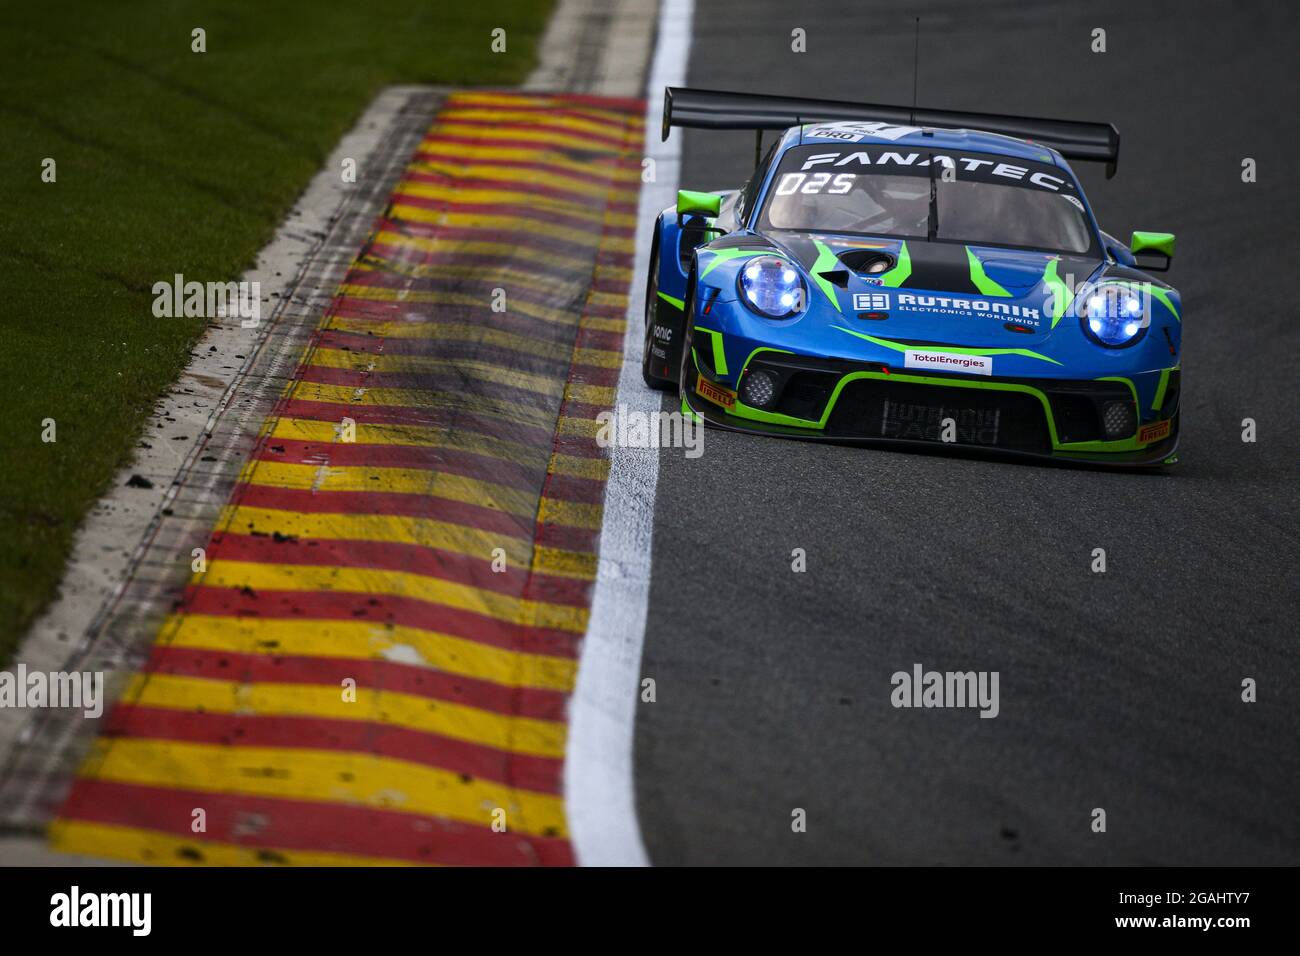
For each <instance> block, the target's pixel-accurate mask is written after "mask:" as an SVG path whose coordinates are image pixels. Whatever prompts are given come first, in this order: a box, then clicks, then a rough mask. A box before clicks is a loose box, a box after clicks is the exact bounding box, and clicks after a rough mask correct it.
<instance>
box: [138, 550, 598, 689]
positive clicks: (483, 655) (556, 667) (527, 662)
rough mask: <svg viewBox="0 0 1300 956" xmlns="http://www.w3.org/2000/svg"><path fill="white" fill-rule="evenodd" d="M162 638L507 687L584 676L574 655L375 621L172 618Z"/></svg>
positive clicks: (554, 684)
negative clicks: (414, 666)
mask: <svg viewBox="0 0 1300 956" xmlns="http://www.w3.org/2000/svg"><path fill="white" fill-rule="evenodd" d="M525 566H526V565H525ZM159 641H160V643H162V644H166V645H168V646H172V647H192V648H204V649H207V650H218V651H230V652H231V653H238V654H274V655H285V656H288V657H337V658H350V659H351V658H355V659H358V660H395V661H402V662H408V663H411V662H418V663H421V664H424V665H426V666H428V667H432V668H436V669H437V670H440V671H446V672H448V673H450V674H462V675H464V676H465V677H473V678H476V679H478V680H485V681H491V682H492V683H494V684H501V685H503V686H506V687H535V688H539V689H541V690H556V691H563V692H565V693H568V692H569V691H571V690H572V689H573V682H574V679H575V677H576V675H577V662H576V661H574V660H571V659H569V658H566V657H553V656H551V655H548V654H531V653H527V652H524V651H508V650H504V649H502V648H499V647H493V646H491V645H489V644H480V643H478V642H477V641H469V640H466V639H465V638H463V637H456V636H454V635H451V634H440V633H438V632H437V631H432V630H423V629H420V628H415V627H407V626H404V625H400V624H387V623H373V622H370V621H331V620H312V621H310V622H306V621H302V620H286V619H282V618H257V617H226V616H224V615H206V614H184V615H174V616H172V617H170V618H168V620H167V623H166V624H164V626H163V629H162V634H161V636H160V638H159Z"/></svg>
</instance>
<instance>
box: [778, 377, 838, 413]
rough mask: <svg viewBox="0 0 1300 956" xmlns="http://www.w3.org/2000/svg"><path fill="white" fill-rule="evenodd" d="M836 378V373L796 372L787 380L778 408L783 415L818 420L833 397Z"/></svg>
mask: <svg viewBox="0 0 1300 956" xmlns="http://www.w3.org/2000/svg"><path fill="white" fill-rule="evenodd" d="M835 380H836V376H835V375H832V374H827V373H825V372H804V371H797V372H794V373H793V374H791V376H790V377H789V379H787V380H786V383H785V388H784V390H783V391H782V392H781V399H780V401H779V402H777V406H776V410H777V411H778V412H780V413H781V414H782V415H791V416H793V417H795V418H804V419H807V420H809V421H817V420H818V419H819V418H821V417H822V410H823V409H824V408H825V407H826V402H827V400H828V399H829V398H830V397H831V389H833V388H834V387H835Z"/></svg>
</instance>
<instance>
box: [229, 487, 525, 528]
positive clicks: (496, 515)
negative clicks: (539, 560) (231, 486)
mask: <svg viewBox="0 0 1300 956" xmlns="http://www.w3.org/2000/svg"><path fill="white" fill-rule="evenodd" d="M230 503H231V504H232V505H241V506H243V507H247V508H274V509H276V510H278V511H294V512H300V513H303V514H344V515H346V514H353V515H383V516H385V517H404V518H427V519H430V520H433V521H445V522H448V523H451V524H458V525H462V526H464V527H467V528H477V529H479V530H481V531H487V532H490V533H492V534H502V535H506V536H508V537H512V538H527V537H528V527H529V519H527V518H521V517H519V516H517V515H512V514H510V513H509V512H506V511H499V510H497V509H494V508H488V507H485V506H483V505H472V504H469V503H467V502H464V501H453V500H452V499H450V498H439V497H436V496H434V495H412V494H404V493H401V492H394V491H314V490H312V489H310V488H276V487H274V486H271V485H246V484H239V485H236V486H235V490H234V491H233V492H231V495H230Z"/></svg>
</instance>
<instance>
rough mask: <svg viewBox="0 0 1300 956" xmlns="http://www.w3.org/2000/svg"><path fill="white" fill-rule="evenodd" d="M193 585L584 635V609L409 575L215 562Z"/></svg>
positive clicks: (586, 613) (197, 575)
mask: <svg viewBox="0 0 1300 956" xmlns="http://www.w3.org/2000/svg"><path fill="white" fill-rule="evenodd" d="M531 525H532V522H528V526H529V530H530V531H531V530H532V529H531ZM482 557H484V558H487V559H489V560H490V559H491V557H492V555H491V553H490V552H485V553H484V554H483V555H482ZM193 583H194V584H204V585H207V586H208V587H218V588H245V587H246V588H251V589H252V590H253V591H256V592H259V593H260V592H262V591H328V592H344V593H353V594H358V595H377V594H387V595H392V596H393V597H406V598H413V599H416V600H420V601H429V602H432V603H436V604H441V605H443V606H444V607H450V608H456V609H457V610H461V611H469V612H471V613H474V614H482V615H484V616H486V617H490V618H493V619H495V620H498V621H503V622H505V623H507V624H517V625H521V626H525V627H544V628H551V629H555V630H562V631H572V632H573V633H575V634H582V633H583V632H585V631H586V629H587V616H588V612H587V610H586V609H585V608H579V607H573V606H572V605H567V604H548V603H547V602H545V601H531V600H527V599H525V598H517V597H515V596H513V595H510V594H501V593H499V592H497V591H487V590H484V589H483V588H476V587H474V586H473V585H469V584H460V583H459V582H456V581H445V580H443V579H442V578H434V577H429V576H427V575H423V574H413V573H411V572H408V571H380V570H375V569H373V568H350V567H340V566H333V565H316V564H258V563H255V562H252V561H227V560H223V559H218V560H216V561H212V562H210V563H209V564H208V569H207V570H206V571H203V572H200V573H198V574H196V575H195V576H194V578H193Z"/></svg>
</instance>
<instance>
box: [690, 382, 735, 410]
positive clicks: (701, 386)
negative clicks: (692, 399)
mask: <svg viewBox="0 0 1300 956" xmlns="http://www.w3.org/2000/svg"><path fill="white" fill-rule="evenodd" d="M695 393H696V394H697V395H699V396H700V397H701V398H707V399H708V400H709V401H711V402H712V403H713V404H714V405H721V406H722V407H723V408H735V407H736V393H735V392H733V391H732V390H731V389H729V388H723V387H722V386H721V385H714V384H713V383H712V382H710V381H709V380H708V379H707V378H705V377H704V376H702V375H701V376H700V377H699V378H697V379H696V380H695Z"/></svg>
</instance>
